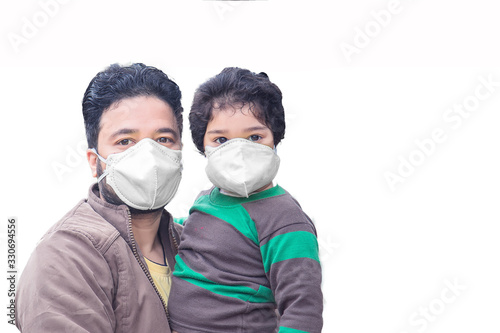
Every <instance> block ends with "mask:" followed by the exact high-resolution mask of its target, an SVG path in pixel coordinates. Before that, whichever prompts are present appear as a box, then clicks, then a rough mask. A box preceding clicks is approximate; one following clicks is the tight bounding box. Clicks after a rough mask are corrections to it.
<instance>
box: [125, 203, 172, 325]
mask: <svg viewBox="0 0 500 333" xmlns="http://www.w3.org/2000/svg"><path fill="white" fill-rule="evenodd" d="M128 232H129V237H130V242H131V244H132V253H133V254H134V257H135V259H136V260H137V262H138V263H139V266H141V268H142V270H143V272H144V274H146V277H147V278H148V280H149V283H151V285H152V286H153V288H154V290H155V292H156V295H158V297H159V298H160V300H161V304H162V305H163V310H165V314H166V315H167V320H168V322H169V323H170V315H169V313H168V308H167V304H166V303H165V300H164V299H163V297H162V296H161V294H160V292H159V291H158V288H156V285H155V283H154V281H153V277H152V276H151V273H149V270H148V269H147V268H146V266H145V265H144V263H143V262H142V260H141V258H140V257H139V253H138V252H137V244H136V243H135V238H134V233H133V232H132V216H131V215H130V211H129V212H128ZM174 242H175V243H177V241H175V240H174Z"/></svg>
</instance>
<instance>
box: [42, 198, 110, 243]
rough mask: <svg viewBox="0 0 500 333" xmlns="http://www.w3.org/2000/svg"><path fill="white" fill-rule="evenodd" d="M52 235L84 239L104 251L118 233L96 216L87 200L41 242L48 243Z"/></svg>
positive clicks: (67, 215) (51, 229)
mask: <svg viewBox="0 0 500 333" xmlns="http://www.w3.org/2000/svg"><path fill="white" fill-rule="evenodd" d="M54 235H57V238H60V237H62V238H71V237H84V238H87V239H88V240H89V241H90V242H91V243H92V245H93V246H94V247H95V248H96V249H97V250H99V251H105V250H106V249H107V248H108V247H109V245H110V244H111V243H112V242H113V241H114V240H115V239H116V238H117V237H118V236H119V232H118V230H117V229H116V228H115V227H114V226H112V225H111V224H110V223H109V222H107V221H106V220H105V219H104V218H103V217H102V216H101V215H99V214H97V213H96V212H95V211H94V209H93V208H92V207H91V206H90V204H88V202H87V200H81V201H80V202H79V203H78V204H77V205H76V206H75V207H73V209H71V210H70V211H69V212H68V213H66V215H64V216H63V217H62V218H61V219H60V220H59V221H58V222H57V223H56V224H54V225H53V226H52V227H51V228H50V229H49V230H48V231H47V232H46V233H45V235H44V236H43V237H42V239H41V242H44V241H48V240H49V239H50V238H52V237H53V236H54Z"/></svg>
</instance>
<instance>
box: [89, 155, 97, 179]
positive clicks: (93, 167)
mask: <svg viewBox="0 0 500 333" xmlns="http://www.w3.org/2000/svg"><path fill="white" fill-rule="evenodd" d="M87 161H88V162H89V166H90V170H91V172H92V177H94V178H97V163H99V159H98V158H97V155H96V153H94V151H93V150H91V149H87Z"/></svg>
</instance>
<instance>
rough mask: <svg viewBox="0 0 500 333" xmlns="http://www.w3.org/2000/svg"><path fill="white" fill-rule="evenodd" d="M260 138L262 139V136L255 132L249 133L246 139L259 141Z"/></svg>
mask: <svg viewBox="0 0 500 333" xmlns="http://www.w3.org/2000/svg"><path fill="white" fill-rule="evenodd" d="M260 139H262V137H261V136H260V135H257V134H254V135H250V136H249V137H248V140H250V141H259V140H260Z"/></svg>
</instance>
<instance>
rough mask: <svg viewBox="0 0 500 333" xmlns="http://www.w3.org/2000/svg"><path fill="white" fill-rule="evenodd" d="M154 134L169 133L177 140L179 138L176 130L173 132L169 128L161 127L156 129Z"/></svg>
mask: <svg viewBox="0 0 500 333" xmlns="http://www.w3.org/2000/svg"><path fill="white" fill-rule="evenodd" d="M156 133H171V134H173V135H174V137H175V138H176V139H177V138H178V137H179V134H178V133H177V131H176V130H174V129H173V128H170V127H162V128H158V129H157V130H156Z"/></svg>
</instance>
